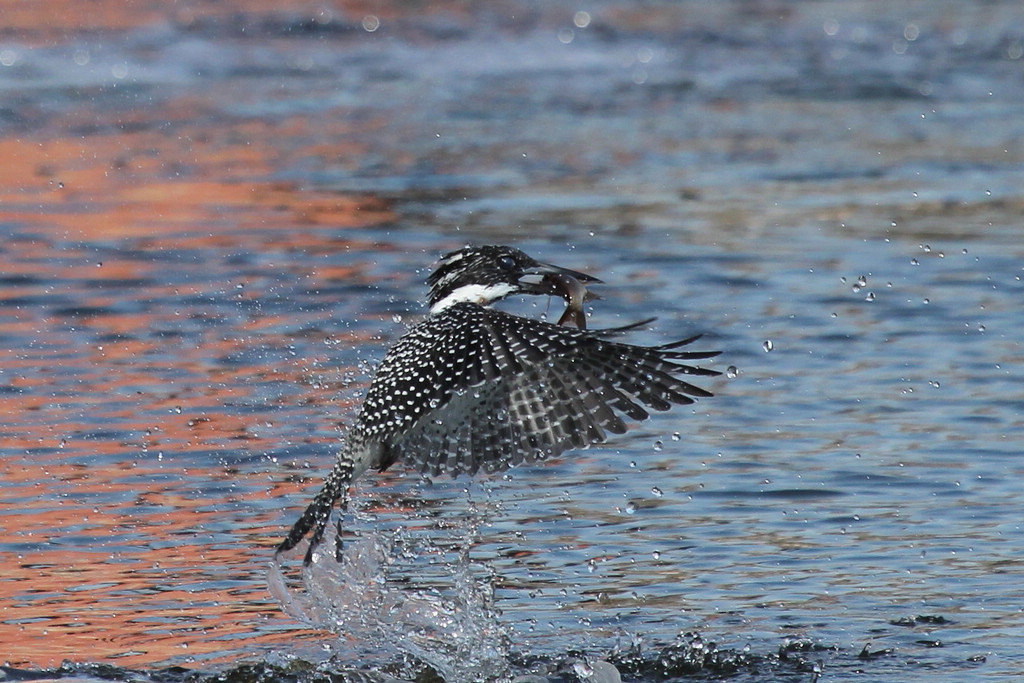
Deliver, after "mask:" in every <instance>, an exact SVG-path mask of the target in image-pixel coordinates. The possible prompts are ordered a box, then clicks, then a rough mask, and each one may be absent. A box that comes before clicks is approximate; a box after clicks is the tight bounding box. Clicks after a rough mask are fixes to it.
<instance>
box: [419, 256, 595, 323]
mask: <svg viewBox="0 0 1024 683" xmlns="http://www.w3.org/2000/svg"><path fill="white" fill-rule="evenodd" d="M555 276H567V277H569V278H571V279H573V280H574V281H578V282H581V283H582V282H600V280H598V279H597V278H596V277H593V276H591V275H587V274H586V273H580V272H577V271H575V270H569V269H568V268H560V267H559V266H553V265H550V264H548V263H541V262H540V261H537V260H535V259H533V258H531V257H529V256H527V255H526V254H525V253H523V252H522V251H520V250H519V249H516V248H514V247H505V246H496V245H490V246H480V247H475V246H474V247H463V248H462V249H458V250H456V251H453V252H450V253H448V254H445V255H444V256H442V257H441V260H440V261H439V262H438V266H437V269H436V270H434V272H433V273H431V274H430V277H428V278H427V284H428V285H430V296H429V303H430V313H431V314H436V313H440V312H441V311H443V310H444V309H446V308H448V307H449V306H452V305H454V304H457V303H462V302H465V301H468V302H472V303H476V304H480V305H481V306H487V305H490V304H492V303H494V302H495V301H498V300H499V299H504V298H505V297H507V296H509V295H511V294H557V295H560V296H561V295H563V294H562V292H563V286H562V285H559V284H558V282H559V281H558V280H557V279H556V277H555Z"/></svg>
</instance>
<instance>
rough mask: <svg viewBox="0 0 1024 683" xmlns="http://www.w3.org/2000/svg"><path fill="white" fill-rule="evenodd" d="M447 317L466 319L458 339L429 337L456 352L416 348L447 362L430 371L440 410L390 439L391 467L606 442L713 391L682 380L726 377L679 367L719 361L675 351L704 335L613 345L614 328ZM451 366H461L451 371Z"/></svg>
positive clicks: (456, 464) (450, 464) (503, 316)
mask: <svg viewBox="0 0 1024 683" xmlns="http://www.w3.org/2000/svg"><path fill="white" fill-rule="evenodd" d="M448 311H451V313H450V314H452V315H455V314H457V315H459V316H460V319H459V320H458V328H457V330H458V331H457V334H456V333H454V332H453V333H452V334H449V335H448V336H447V337H445V336H444V335H435V336H434V337H433V338H432V339H435V340H436V343H437V344H441V345H443V344H452V343H456V344H457V345H458V349H457V350H458V351H459V352H458V353H454V354H453V353H452V351H453V349H450V348H443V347H439V348H427V349H422V348H420V349H419V351H420V354H421V355H419V356H418V357H419V358H420V359H421V360H420V362H424V363H429V362H430V360H429V359H438V358H441V359H445V360H443V361H440V360H434V361H433V363H434V364H435V365H436V366H437V367H434V368H432V369H431V370H432V372H430V371H426V370H425V371H424V374H427V375H428V376H432V377H437V378H438V385H439V386H435V387H433V388H430V389H429V391H430V392H431V396H432V399H431V406H434V407H432V408H431V409H430V410H427V411H425V412H421V414H419V415H417V416H415V419H411V418H410V420H407V421H405V422H404V423H403V424H405V425H406V427H405V428H404V429H401V430H395V432H394V433H392V434H387V435H384V437H385V438H384V441H385V442H386V447H385V451H386V452H387V453H388V454H389V462H393V461H394V460H398V459H403V460H405V461H406V462H409V463H410V464H411V465H412V466H414V467H417V468H418V469H420V470H421V471H423V472H428V473H432V474H435V475H437V474H441V473H449V474H460V473H469V474H472V473H475V472H477V471H478V470H480V469H484V470H487V471H492V472H493V471H500V470H503V469H506V468H508V467H511V466H514V465H518V464H522V463H524V462H531V461H535V460H539V459H545V458H549V457H554V456H557V455H560V454H561V453H563V452H565V451H567V450H570V449H575V448H585V447H587V446H589V445H591V444H595V443H601V442H603V441H604V440H605V439H606V438H607V435H608V434H609V433H612V434H622V433H624V432H625V431H626V430H627V429H628V425H627V423H626V422H625V421H624V419H623V418H624V417H625V418H627V419H629V420H635V421H640V420H645V419H647V418H648V417H650V413H649V412H648V409H652V410H657V411H664V410H668V409H669V408H671V407H672V405H673V404H688V403H692V402H693V401H694V399H695V398H697V397H705V396H710V395H711V394H710V392H708V391H706V390H704V389H701V388H700V387H697V386H694V385H692V384H690V383H688V382H685V381H683V380H681V379H679V377H677V376H676V375H717V374H719V373H717V372H715V371H714V370H708V369H706V368H699V367H696V366H690V365H686V364H684V363H681V362H679V361H682V360H690V359H703V358H709V357H711V356H713V355H715V353H714V352H703V351H697V352H690V351H679V350H678V348H679V347H681V346H685V345H686V344H689V343H691V342H692V341H694V340H696V339H697V337H691V338H689V339H684V340H681V341H679V342H672V343H670V344H664V345H661V346H655V347H644V346H634V345H630V344H625V343H621V342H618V341H611V340H609V339H608V338H607V337H608V332H607V331H600V330H594V331H587V330H578V329H575V328H570V327H563V326H557V325H552V324H550V323H546V322H543V321H538V320H532V319H527V318H520V317H516V316H512V315H509V314H507V313H503V312H500V311H496V310H493V309H486V308H482V307H479V306H473V305H470V304H465V305H462V304H460V305H456V306H453V307H451V308H450V309H448ZM439 315H441V316H443V315H449V313H448V312H447V311H446V312H444V313H442V314H439ZM429 322H430V321H429V320H428V323H429ZM443 322H444V321H435V322H434V324H435V325H439V324H441V323H443ZM424 324H427V323H424ZM631 327H632V326H626V328H623V329H631ZM452 328H453V329H455V323H454V322H453V323H452ZM414 332H415V330H414ZM425 338H426V337H424V339H425ZM422 341H423V340H421V344H420V346H422V345H423V344H422ZM453 357H456V358H457V359H458V360H457V361H453V360H452V359H453ZM385 362H387V360H386V359H385ZM453 362H458V363H459V364H460V366H459V367H458V368H457V369H456V368H452V367H450V365H451V364H452V363H453ZM445 365H447V366H448V367H444V366H445ZM452 377H458V378H460V382H456V383H455V385H454V386H448V387H445V386H443V384H444V382H443V381H442V380H445V379H446V380H447V381H449V383H450V380H451V378H452ZM398 422H400V423H401V422H402V421H401V420H399V421H398ZM410 422H411V424H410Z"/></svg>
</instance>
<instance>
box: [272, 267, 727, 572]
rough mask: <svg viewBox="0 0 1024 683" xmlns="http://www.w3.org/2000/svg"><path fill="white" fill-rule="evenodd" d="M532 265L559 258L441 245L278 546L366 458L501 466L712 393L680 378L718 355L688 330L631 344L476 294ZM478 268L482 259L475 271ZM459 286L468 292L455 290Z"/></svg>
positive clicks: (307, 525) (515, 280) (509, 285)
mask: <svg viewBox="0 0 1024 683" xmlns="http://www.w3.org/2000/svg"><path fill="white" fill-rule="evenodd" d="M482 249H485V250H489V251H485V252H484V253H483V254H482V255H481V252H480V251H479V250H482ZM503 250H504V251H503ZM462 252H466V253H462ZM510 254H511V255H510ZM520 255H521V258H520ZM524 259H525V260H524ZM536 267H542V268H555V267H554V266H547V265H545V264H539V263H538V262H536V261H533V260H532V259H529V257H528V256H526V255H525V254H523V253H522V252H520V251H518V250H513V249H510V248H507V247H486V248H479V247H475V248H472V249H466V250H460V252H453V253H452V254H449V255H447V256H445V257H444V258H443V259H442V261H441V266H440V268H439V269H438V270H437V271H435V273H434V274H433V275H432V276H431V278H430V280H428V282H430V284H431V285H432V290H431V297H430V303H431V305H432V308H431V311H432V313H431V314H430V315H429V316H428V317H427V318H426V319H425V320H424V321H423V322H421V323H420V324H418V325H416V326H415V327H413V328H412V329H411V330H410V331H409V332H408V333H407V334H405V335H404V336H403V337H402V338H401V339H399V340H398V341H397V342H396V343H395V345H394V346H393V347H392V348H391V349H390V351H388V353H387V355H386V357H385V358H384V360H383V361H382V362H381V364H380V367H379V368H378V369H377V372H376V375H375V377H374V379H373V382H372V383H371V385H370V389H369V391H368V392H367V394H366V398H365V400H364V402H363V406H362V409H361V411H360V413H359V416H358V418H357V419H356V423H355V424H354V425H353V427H352V429H351V430H350V432H349V434H348V437H347V439H346V443H345V446H344V447H343V449H342V450H341V452H340V453H339V456H338V461H337V464H336V466H335V468H334V470H333V471H332V472H331V474H330V475H329V476H328V479H327V482H326V483H325V485H324V488H323V490H322V491H321V492H320V493H319V494H318V495H317V497H316V498H315V499H314V501H313V503H312V504H311V505H310V506H309V508H307V510H306V512H305V513H304V514H303V516H302V518H300V519H299V521H298V522H296V524H295V526H294V527H293V528H292V530H291V532H290V533H289V535H288V537H287V538H286V539H285V540H284V541H283V542H282V543H281V545H280V546H279V548H278V552H282V551H286V550H288V549H290V548H292V547H294V546H296V545H297V544H298V543H299V542H300V541H301V540H302V538H303V537H304V536H305V535H306V534H307V533H308V532H309V531H310V530H313V536H312V538H311V542H310V546H309V550H308V552H307V553H306V561H307V562H308V561H310V559H311V556H312V551H313V549H314V547H315V546H316V545H317V544H318V543H319V542H320V540H321V538H322V535H323V531H324V527H325V525H326V522H327V519H328V518H329V516H330V511H331V508H332V507H333V505H334V504H335V503H336V502H338V501H340V504H341V507H342V509H344V508H345V504H346V502H347V495H348V488H349V485H350V483H351V481H352V480H353V479H354V478H355V477H358V476H359V475H360V474H361V473H362V472H363V471H365V470H366V469H370V468H373V469H378V470H384V469H387V468H388V467H390V466H391V465H392V464H394V463H396V462H398V461H403V462H405V463H407V464H409V465H410V466H412V467H415V468H417V469H419V470H421V471H423V472H426V473H431V474H441V473H447V474H451V475H457V474H462V473H467V474H474V473H476V472H477V471H479V470H481V469H482V470H485V471H488V472H495V471H500V470H504V469H506V468H508V467H511V466H514V465H518V464H521V463H524V462H531V461H535V460H542V459H545V458H549V457H554V456H557V455H560V454H561V453H563V452H565V451H567V450H570V449H575V448H585V447H587V446H589V445H591V444H596V443H601V442H603V441H604V440H605V439H606V438H607V436H608V434H622V433H624V432H625V431H626V429H627V428H628V425H627V423H626V421H625V420H626V419H628V420H635V421H638V420H644V419H646V418H647V417H649V413H648V409H654V410H659V411H662V410H668V409H669V408H671V407H672V405H678V404H688V403H692V402H693V401H694V399H695V398H700V397H707V396H711V394H710V393H709V392H708V391H706V390H704V389H701V388H699V387H697V386H694V385H693V384H691V383H689V382H687V381H685V380H683V379H681V378H680V376H687V375H691V376H692V375H705V376H706V375H717V374H718V373H717V372H715V371H713V370H708V369H705V368H700V367H695V366H692V365H687V364H685V363H683V362H682V361H691V360H697V359H704V358H710V357H712V356H715V355H717V352H704V351H680V350H679V348H680V347H683V346H685V345H687V344H689V343H690V342H692V341H693V340H694V339H696V337H692V338H689V339H684V340H681V341H678V342H674V343H671V344H666V345H663V346H655V347H644V346H634V345H630V344H625V343H622V342H619V341H615V340H614V339H613V338H612V337H614V336H616V335H617V333H619V332H620V331H621V330H606V331H600V330H594V331H588V330H580V329H575V328H570V327H563V326H559V325H552V324H551V323H547V322H543V321H539V320H533V319H529V318H523V317H519V316H514V315H511V314H508V313H505V312H502V311H498V310H495V309H492V308H489V307H488V306H487V305H485V304H487V303H491V302H492V300H487V299H483V300H481V298H480V295H481V292H483V293H485V294H486V293H490V294H495V295H496V296H494V297H493V300H496V299H498V298H502V297H503V296H507V294H508V293H516V292H526V293H531V289H530V288H531V287H532V286H533V285H532V284H527V285H521V282H520V281H521V280H523V279H524V273H525V274H531V273H533V272H534V271H536ZM474 269H476V271H478V274H479V273H481V272H482V271H488V270H489V271H491V272H490V273H489V274H487V275H484V276H481V277H475V276H474ZM562 272H567V273H572V274H573V275H574V276H582V277H588V278H589V276H585V275H583V274H581V273H574V272H573V271H562ZM495 273H498V274H497V275H495ZM589 279H590V280H591V281H594V280H595V279H594V278H589ZM476 285H479V286H476ZM459 291H461V292H464V293H466V294H467V295H466V296H465V297H461V298H460V296H459V295H455V296H453V292H459ZM439 303H442V305H440V306H439V305H438V304H439Z"/></svg>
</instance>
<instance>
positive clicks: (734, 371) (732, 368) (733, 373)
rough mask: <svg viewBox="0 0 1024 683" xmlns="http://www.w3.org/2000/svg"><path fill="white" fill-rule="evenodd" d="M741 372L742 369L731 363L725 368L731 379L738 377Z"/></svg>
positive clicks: (727, 375) (726, 374)
mask: <svg viewBox="0 0 1024 683" xmlns="http://www.w3.org/2000/svg"><path fill="white" fill-rule="evenodd" d="M739 374H740V371H739V369H738V368H737V367H736V366H735V365H730V366H729V367H727V368H726V369H725V376H726V377H728V378H729V379H736V377H737V376H738V375H739Z"/></svg>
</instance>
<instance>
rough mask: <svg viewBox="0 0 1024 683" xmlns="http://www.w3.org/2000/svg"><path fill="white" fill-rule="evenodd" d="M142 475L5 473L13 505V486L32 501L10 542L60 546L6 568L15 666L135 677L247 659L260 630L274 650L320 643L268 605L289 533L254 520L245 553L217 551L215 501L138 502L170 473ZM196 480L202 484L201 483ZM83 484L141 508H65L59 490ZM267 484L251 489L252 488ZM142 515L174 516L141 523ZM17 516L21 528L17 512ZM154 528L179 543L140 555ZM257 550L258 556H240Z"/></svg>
mask: <svg viewBox="0 0 1024 683" xmlns="http://www.w3.org/2000/svg"><path fill="white" fill-rule="evenodd" d="M132 470H133V475H134V477H137V480H136V479H132V480H129V479H124V478H122V476H123V475H122V474H121V473H120V472H117V473H115V474H114V475H113V476H112V477H111V476H109V473H108V472H106V471H104V470H99V471H89V472H88V474H86V473H83V472H81V471H79V468H77V467H76V466H74V465H71V464H68V463H51V464H48V465H47V466H46V467H45V468H42V467H26V468H24V469H22V470H20V471H12V468H11V467H10V466H9V465H8V466H5V467H4V471H3V477H4V479H5V481H6V482H7V484H8V493H7V495H8V496H9V495H10V493H11V491H10V485H11V484H14V483H19V484H22V485H23V488H24V491H23V492H24V495H23V496H21V497H17V498H20V506H19V507H20V510H19V513H18V514H17V515H16V516H15V518H16V520H17V525H18V526H17V528H16V529H11V528H9V531H14V532H15V533H16V535H17V536H18V537H19V538H23V539H26V540H30V541H32V542H44V543H45V542H46V541H53V542H54V543H53V545H54V546H55V547H50V546H44V547H43V549H41V550H34V551H31V552H25V553H22V554H19V555H18V557H16V558H10V557H8V558H6V559H5V562H4V565H5V566H4V573H3V577H2V578H0V642H2V643H4V650H5V653H4V654H5V660H6V661H8V662H10V663H11V664H14V665H20V666H27V665H32V666H45V667H50V666H55V665H58V664H59V663H60V662H61V661H62V660H64V659H71V660H83V659H87V660H89V661H104V660H107V661H116V662H118V663H120V664H122V665H124V666H143V665H152V664H154V663H159V662H169V661H175V662H177V663H182V662H187V661H189V660H194V661H196V662H204V663H210V662H212V661H218V660H221V659H223V660H225V661H226V660H234V659H237V658H238V657H239V655H240V653H244V652H245V651H246V650H247V649H248V648H249V647H250V645H251V644H252V643H247V642H246V641H247V640H252V638H253V634H254V632H255V631H257V630H258V631H260V638H259V644H260V646H262V647H263V648H266V647H267V646H270V645H273V644H274V643H277V642H279V643H282V644H284V643H287V644H289V647H293V646H294V644H295V642H296V641H297V640H298V641H301V640H303V639H306V640H309V641H311V642H313V641H315V640H316V638H317V637H318V635H317V634H315V633H312V632H309V631H304V630H301V629H298V628H297V627H296V626H295V625H294V624H290V623H289V622H288V621H286V620H284V619H282V618H281V617H280V614H279V611H278V609H277V606H276V605H275V604H273V603H272V602H271V601H269V599H268V596H267V593H266V590H265V587H264V583H263V579H262V576H260V575H259V571H260V568H261V565H263V564H264V563H265V561H266V559H267V557H269V553H268V552H267V545H268V539H272V538H274V537H275V536H276V534H277V533H279V529H278V528H277V527H276V526H274V525H272V524H268V523H267V520H266V517H267V516H269V515H257V516H256V517H255V518H254V519H252V520H251V526H249V528H247V529H245V530H243V531H241V532H240V533H241V534H242V536H243V537H242V538H240V539H239V542H238V543H237V544H232V545H223V544H222V545H216V544H214V543H213V542H212V539H213V536H212V535H211V534H210V533H209V532H207V531H206V529H207V527H217V526H223V519H222V516H223V515H222V513H221V512H219V511H217V510H214V509H210V503H211V501H210V500H206V499H203V498H202V497H197V496H194V495H183V494H182V493H181V492H178V491H176V484H174V483H171V484H166V485H163V486H162V487H161V488H160V489H158V490H150V491H148V492H141V493H136V491H137V488H138V487H139V486H140V482H144V481H150V480H154V479H157V480H158V479H159V478H160V477H159V476H158V475H162V474H166V473H164V472H161V471H160V470H159V469H156V468H152V467H149V468H147V467H145V466H143V465H138V466H134V467H132ZM202 475H203V476H207V477H209V478H210V479H211V481H214V480H217V479H221V480H224V479H225V478H226V477H227V475H226V474H225V473H224V471H223V470H216V469H211V470H208V471H206V472H204V473H202ZM196 476H197V473H196V472H191V473H190V478H192V479H195V478H196ZM233 476H234V475H233ZM83 478H84V480H83ZM73 480H74V481H75V484H74V486H73V487H69V490H73V491H74V494H75V495H77V496H82V495H88V494H89V493H90V492H101V493H102V495H104V496H111V495H115V496H120V495H126V496H127V497H129V498H131V497H134V498H135V500H134V501H133V502H131V503H125V504H117V505H111V504H106V505H95V506H91V507H90V506H83V505H81V504H76V503H69V502H65V503H64V504H62V505H60V506H58V507H53V503H52V498H51V496H52V495H53V491H52V489H53V488H54V487H53V485H52V482H54V481H61V482H70V481H73ZM38 482H47V483H46V484H44V485H42V486H39V484H38ZM232 483H233V484H238V482H237V481H234V480H233V481H232ZM258 484H260V482H242V483H241V485H240V488H243V489H244V488H248V489H252V488H253V487H254V485H258ZM65 501H67V499H65ZM136 507H145V508H153V507H158V508H160V509H162V510H164V512H162V513H161V514H159V515H156V516H154V515H152V514H140V515H136V514H135V513H134V512H133V508H136ZM5 516H6V517H7V520H8V521H10V520H11V518H12V515H11V514H10V513H8V514H7V515H5ZM142 524H146V525H148V529H147V530H146V531H147V532H148V534H149V535H150V536H151V537H154V538H156V537H162V538H165V539H168V541H169V542H168V543H167V544H161V543H160V542H159V541H153V542H151V543H150V544H149V545H148V546H146V547H140V546H138V545H137V544H136V539H137V537H138V536H139V527H140V525H142ZM154 525H157V526H159V529H158V530H157V529H156V528H154ZM69 530H71V531H70V532H69ZM157 531H158V532H159V533H156V532H157ZM69 533H71V534H73V536H72V537H71V538H68V537H67V536H68V534H69ZM101 539H102V540H101ZM172 539H186V540H185V541H177V540H174V541H173V542H170V541H171V540H172ZM246 548H248V549H249V552H248V553H247V555H248V557H240V556H239V553H240V550H244V549H246ZM268 620H277V621H279V622H280V627H279V628H278V629H277V630H276V631H275V630H274V629H273V628H270V629H268V625H267V624H266V623H265V622H266V621H268ZM320 637H322V636H320Z"/></svg>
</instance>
